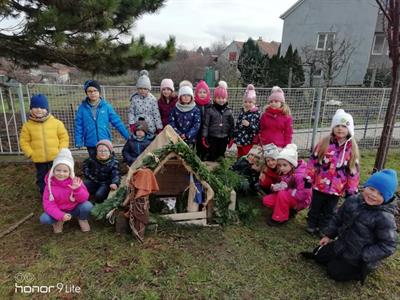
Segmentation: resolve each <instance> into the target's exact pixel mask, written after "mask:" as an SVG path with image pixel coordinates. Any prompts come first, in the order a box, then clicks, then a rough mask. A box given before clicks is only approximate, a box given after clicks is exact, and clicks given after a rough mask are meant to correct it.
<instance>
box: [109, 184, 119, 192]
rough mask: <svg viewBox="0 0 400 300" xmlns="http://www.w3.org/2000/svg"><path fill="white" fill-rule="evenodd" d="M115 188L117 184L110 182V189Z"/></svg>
mask: <svg viewBox="0 0 400 300" xmlns="http://www.w3.org/2000/svg"><path fill="white" fill-rule="evenodd" d="M117 188H118V186H117V185H116V184H115V183H111V184H110V189H112V190H113V191H115V190H116V189H117Z"/></svg>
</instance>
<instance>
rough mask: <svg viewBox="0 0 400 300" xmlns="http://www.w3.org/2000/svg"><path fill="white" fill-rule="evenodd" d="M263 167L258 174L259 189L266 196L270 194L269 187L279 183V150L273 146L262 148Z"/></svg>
mask: <svg viewBox="0 0 400 300" xmlns="http://www.w3.org/2000/svg"><path fill="white" fill-rule="evenodd" d="M263 152H264V159H265V167H264V169H263V170H262V172H261V174H260V180H259V184H260V188H261V190H262V191H263V192H264V193H266V194H267V195H269V194H271V193H272V190H271V185H273V184H275V183H278V182H279V181H280V176H279V170H278V161H277V158H278V155H279V149H278V147H277V146H275V145H274V144H268V145H264V146H263Z"/></svg>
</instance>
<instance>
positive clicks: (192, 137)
mask: <svg viewBox="0 0 400 300" xmlns="http://www.w3.org/2000/svg"><path fill="white" fill-rule="evenodd" d="M169 124H170V125H171V126H172V128H174V130H175V131H176V132H177V133H178V134H179V135H181V134H184V135H185V136H186V142H187V143H189V144H194V143H195V142H196V138H197V133H198V132H199V130H200V124H201V114H200V109H199V108H198V107H197V106H194V107H193V109H192V110H190V111H187V112H183V111H180V110H179V109H178V108H177V107H176V106H175V107H174V109H173V110H172V111H171V114H170V115H169Z"/></svg>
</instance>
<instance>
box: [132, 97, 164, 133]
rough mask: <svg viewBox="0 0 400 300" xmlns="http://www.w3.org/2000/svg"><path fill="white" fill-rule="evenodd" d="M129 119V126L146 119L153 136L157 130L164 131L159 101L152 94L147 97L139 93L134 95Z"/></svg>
mask: <svg viewBox="0 0 400 300" xmlns="http://www.w3.org/2000/svg"><path fill="white" fill-rule="evenodd" d="M128 118H129V125H131V124H135V123H136V122H137V121H138V120H139V118H144V119H145V121H146V122H147V125H148V126H149V132H150V133H151V134H154V133H155V132H156V130H157V129H160V130H161V129H163V124H162V122H161V116H160V111H159V110H158V105H157V100H156V98H154V96H153V95H152V94H150V93H149V94H148V95H147V96H146V97H143V96H141V95H139V94H138V93H135V94H133V95H132V97H131V104H130V105H129V113H128Z"/></svg>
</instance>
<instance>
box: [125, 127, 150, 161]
mask: <svg viewBox="0 0 400 300" xmlns="http://www.w3.org/2000/svg"><path fill="white" fill-rule="evenodd" d="M151 142H152V140H151V138H150V137H149V136H148V135H146V136H145V137H144V138H143V139H142V140H138V138H137V137H136V135H133V134H132V135H131V137H130V138H129V140H128V141H127V142H126V144H125V145H124V148H123V149H122V156H123V157H124V159H125V161H126V163H127V164H128V165H129V166H130V165H131V164H132V163H133V162H134V161H135V160H136V158H137V157H138V156H139V155H140V154H141V153H142V152H143V151H144V150H145V149H146V148H147V146H148V145H150V144H151Z"/></svg>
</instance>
